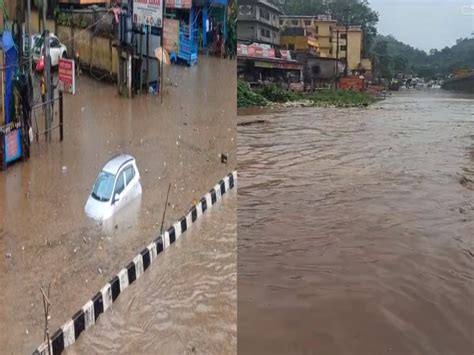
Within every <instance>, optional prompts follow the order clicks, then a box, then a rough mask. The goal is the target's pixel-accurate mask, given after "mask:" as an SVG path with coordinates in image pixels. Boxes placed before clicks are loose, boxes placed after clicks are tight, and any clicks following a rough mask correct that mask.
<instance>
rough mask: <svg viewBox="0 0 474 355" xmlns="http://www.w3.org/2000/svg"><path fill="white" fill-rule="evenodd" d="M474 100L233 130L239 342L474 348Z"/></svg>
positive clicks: (415, 101) (293, 347) (451, 98)
mask: <svg viewBox="0 0 474 355" xmlns="http://www.w3.org/2000/svg"><path fill="white" fill-rule="evenodd" d="M473 104H474V97H472V96H470V97H469V96H457V95H456V94H452V93H446V92H443V91H428V92H421V91H420V92H418V91H416V92H400V93H398V94H395V95H393V96H392V97H391V98H388V99H387V100H386V101H384V102H381V103H378V104H375V105H374V106H372V107H370V108H368V109H316V108H315V109H295V110H293V111H288V112H284V113H272V114H270V115H265V114H259V115H258V116H252V117H247V118H246V120H247V121H249V120H251V119H253V120H254V121H258V120H264V121H266V122H264V123H261V124H254V125H246V126H242V127H239V129H238V139H239V144H238V169H239V190H238V194H239V197H238V210H237V211H238V212H237V213H238V267H237V269H238V295H239V297H238V353H239V354H289V353H292V354H361V355H363V354H385V353H387V354H404V355H408V354H443V355H448V354H453V355H454V354H456V355H461V354H465V355H469V354H472V352H473V350H474V108H473Z"/></svg>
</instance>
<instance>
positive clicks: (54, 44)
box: [33, 33, 67, 67]
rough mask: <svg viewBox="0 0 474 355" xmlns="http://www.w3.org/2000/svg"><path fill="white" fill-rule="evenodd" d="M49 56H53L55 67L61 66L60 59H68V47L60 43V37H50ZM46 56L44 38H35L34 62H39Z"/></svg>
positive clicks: (52, 60)
mask: <svg viewBox="0 0 474 355" xmlns="http://www.w3.org/2000/svg"><path fill="white" fill-rule="evenodd" d="M49 54H50V56H51V66H53V67H55V66H57V65H58V64H59V58H67V47H66V46H65V45H64V44H62V43H61V42H59V39H58V37H56V36H55V35H54V34H52V33H51V34H50V35H49ZM43 56H44V37H43V36H39V37H36V38H35V43H34V44H33V62H34V63H36V62H38V61H39V60H40V59H41V58H42V57H43Z"/></svg>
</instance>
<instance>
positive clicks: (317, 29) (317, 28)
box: [314, 26, 319, 34]
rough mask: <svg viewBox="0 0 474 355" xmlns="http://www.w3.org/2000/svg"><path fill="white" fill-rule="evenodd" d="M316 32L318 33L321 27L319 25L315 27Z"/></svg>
mask: <svg viewBox="0 0 474 355" xmlns="http://www.w3.org/2000/svg"><path fill="white" fill-rule="evenodd" d="M314 33H316V34H318V33H319V27H318V26H315V28H314Z"/></svg>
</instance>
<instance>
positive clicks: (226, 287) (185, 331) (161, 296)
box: [66, 190, 237, 355]
mask: <svg viewBox="0 0 474 355" xmlns="http://www.w3.org/2000/svg"><path fill="white" fill-rule="evenodd" d="M236 207H237V193H236V191H235V190H233V191H230V193H229V195H224V197H223V199H222V200H221V201H219V202H218V203H217V204H216V205H214V207H213V208H212V209H210V210H209V212H208V213H206V215H204V216H203V217H202V218H201V219H199V220H198V222H197V224H196V225H193V226H192V228H191V229H190V230H189V231H187V232H186V233H185V234H184V235H183V237H181V238H180V239H179V240H178V241H177V242H176V244H174V245H173V246H172V247H171V248H170V249H168V250H167V251H166V252H165V253H164V254H163V255H160V257H159V258H158V260H157V261H156V262H155V263H154V264H153V265H152V266H151V269H150V270H149V271H147V272H146V273H145V274H144V275H143V276H142V277H141V278H140V279H139V280H138V281H137V283H136V284H134V285H132V286H131V287H130V288H129V289H127V291H126V292H125V293H124V294H123V295H121V296H120V298H119V299H118V300H117V302H116V303H114V305H113V306H112V308H111V309H110V310H109V311H108V312H107V313H106V314H104V315H102V316H101V318H100V321H99V322H98V323H97V324H96V325H95V326H94V327H92V328H91V329H90V330H88V331H87V332H86V333H85V334H83V335H82V337H81V338H80V339H79V341H78V342H77V343H76V344H74V346H72V347H71V348H69V349H68V350H67V351H66V353H67V354H70V355H72V354H84V353H87V354H103V353H114V354H131V353H140V354H209V355H210V354H216V355H220V354H235V353H236V351H237V288H236V282H237V235H236V234H237V224H236V213H237V211H236Z"/></svg>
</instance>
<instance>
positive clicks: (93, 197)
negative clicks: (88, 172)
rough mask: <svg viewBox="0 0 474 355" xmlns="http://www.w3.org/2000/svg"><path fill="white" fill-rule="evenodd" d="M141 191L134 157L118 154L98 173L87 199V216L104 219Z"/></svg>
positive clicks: (98, 219)
mask: <svg viewBox="0 0 474 355" xmlns="http://www.w3.org/2000/svg"><path fill="white" fill-rule="evenodd" d="M141 193H142V186H141V184H140V174H139V172H138V168H137V163H136V161H135V158H133V157H132V156H130V155H119V156H117V157H115V158H113V159H112V160H110V161H109V162H108V163H107V164H105V166H104V167H103V169H102V170H101V172H100V173H99V175H98V176H97V179H96V181H95V183H94V186H93V187H92V192H91V194H90V196H89V198H88V199H87V203H86V207H85V212H86V214H87V216H89V217H91V218H93V219H95V220H97V221H104V220H106V219H108V218H110V217H111V216H113V215H114V214H115V213H116V212H117V211H119V210H120V209H122V208H123V207H125V206H126V205H127V204H128V203H129V202H131V201H133V200H134V199H135V198H136V197H138V196H140V195H141Z"/></svg>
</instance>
